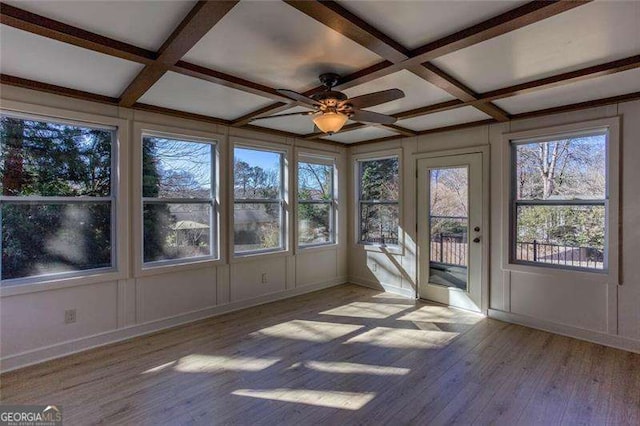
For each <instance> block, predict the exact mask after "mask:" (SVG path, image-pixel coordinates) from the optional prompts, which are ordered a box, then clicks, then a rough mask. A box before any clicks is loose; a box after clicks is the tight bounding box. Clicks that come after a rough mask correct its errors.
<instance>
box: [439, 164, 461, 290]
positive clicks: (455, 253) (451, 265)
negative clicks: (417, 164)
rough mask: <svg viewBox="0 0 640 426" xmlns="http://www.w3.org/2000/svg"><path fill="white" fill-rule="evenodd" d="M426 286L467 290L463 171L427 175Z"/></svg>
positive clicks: (449, 169)
mask: <svg viewBox="0 0 640 426" xmlns="http://www.w3.org/2000/svg"><path fill="white" fill-rule="evenodd" d="M429 195H430V200H429V229H430V235H431V238H430V249H429V257H430V258H429V275H430V276H429V282H430V283H432V284H439V285H443V286H447V287H456V288H459V289H462V290H466V289H467V282H468V272H467V270H468V268H467V267H468V264H469V259H468V257H469V255H468V251H469V240H468V226H469V218H468V216H469V179H468V169H467V168H466V167H454V168H447V169H433V170H430V171H429Z"/></svg>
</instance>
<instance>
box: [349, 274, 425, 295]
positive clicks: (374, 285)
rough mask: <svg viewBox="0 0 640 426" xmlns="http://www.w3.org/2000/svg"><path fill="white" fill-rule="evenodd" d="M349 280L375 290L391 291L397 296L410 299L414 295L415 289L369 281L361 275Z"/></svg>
mask: <svg viewBox="0 0 640 426" xmlns="http://www.w3.org/2000/svg"><path fill="white" fill-rule="evenodd" d="M349 282H350V283H353V284H358V285H361V286H363V287H368V288H373V289H375V290H381V291H386V292H387V293H393V294H397V295H399V296H404V297H408V298H410V299H415V297H416V295H415V291H413V290H412V289H408V288H402V287H398V286H394V285H391V284H386V283H380V282H377V281H371V280H368V279H366V278H362V277H349Z"/></svg>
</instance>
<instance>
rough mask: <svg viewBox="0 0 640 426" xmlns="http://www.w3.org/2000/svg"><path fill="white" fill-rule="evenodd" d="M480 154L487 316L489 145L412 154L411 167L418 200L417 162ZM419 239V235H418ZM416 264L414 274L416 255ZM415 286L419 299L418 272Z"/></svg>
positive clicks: (483, 298) (483, 292)
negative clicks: (413, 171) (413, 172)
mask: <svg viewBox="0 0 640 426" xmlns="http://www.w3.org/2000/svg"><path fill="white" fill-rule="evenodd" d="M474 153H480V154H482V229H483V232H482V241H481V244H482V272H481V276H482V282H481V306H480V308H481V312H482V313H483V314H484V315H487V313H488V310H489V279H490V277H489V270H490V268H489V266H490V261H491V259H490V245H491V227H490V223H491V216H490V215H491V208H490V206H491V193H490V188H491V181H490V180H491V169H490V164H491V149H490V146H489V145H478V146H473V147H469V148H459V149H449V150H442V151H433V152H418V153H414V154H412V157H413V161H412V163H413V167H414V170H415V171H416V173H415V179H416V180H415V182H416V185H415V194H414V199H415V200H416V201H417V200H418V189H419V186H418V161H419V160H421V159H427V158H437V157H449V156H452V155H463V154H474ZM418 207H419V206H418V203H416V229H417V227H418V218H419V216H418V212H417V210H418ZM418 238H419V235H418ZM415 262H416V265H415V267H416V272H418V271H419V266H420V255H419V253H417V255H416V257H415ZM416 279H417V285H416V296H417V297H419V282H420V277H419V272H418V273H417V274H416Z"/></svg>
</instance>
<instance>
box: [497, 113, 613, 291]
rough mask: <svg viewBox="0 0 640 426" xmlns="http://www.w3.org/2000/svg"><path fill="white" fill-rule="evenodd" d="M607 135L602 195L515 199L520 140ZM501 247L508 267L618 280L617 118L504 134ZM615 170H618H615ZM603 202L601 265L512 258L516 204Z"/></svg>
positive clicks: (515, 230)
mask: <svg viewBox="0 0 640 426" xmlns="http://www.w3.org/2000/svg"><path fill="white" fill-rule="evenodd" d="M602 133H605V135H606V147H605V149H606V154H605V155H606V164H605V167H606V171H605V173H606V187H605V198H604V199H598V200H545V201H546V202H544V203H543V202H539V201H540V200H531V201H533V203H531V202H529V201H528V200H520V201H517V200H516V197H515V191H516V185H515V169H516V167H515V156H516V149H515V147H516V146H517V145H519V144H526V143H536V142H553V141H554V140H557V139H562V138H566V137H568V136H572V137H575V136H588V135H595V134H602ZM503 143H504V146H503V149H504V152H503V154H504V155H503V170H504V173H503V218H504V219H505V220H503V247H502V258H503V260H502V267H503V269H504V270H507V271H518V272H528V273H548V274H552V275H554V274H558V275H566V274H579V275H582V274H584V275H583V276H585V277H593V276H607V277H609V279H610V281H611V282H614V283H617V281H618V274H619V273H618V271H619V266H620V260H619V256H618V253H619V248H618V241H619V232H620V230H619V228H618V221H619V219H618V212H619V200H620V199H619V182H620V176H619V170H620V167H619V164H620V159H619V150H620V148H619V118H618V117H613V118H605V119H599V120H591V121H585V122H580V123H572V124H566V125H559V126H554V127H549V128H542V129H533V130H525V131H519V132H511V133H504V134H503ZM616 170H617V172H616ZM532 204H533V205H538V204H540V205H543V204H544V205H560V206H570V205H603V206H604V208H605V229H604V231H605V243H604V258H603V269H595V268H586V267H577V266H565V265H555V264H551V263H544V262H533V261H523V260H516V259H515V247H516V243H517V238H516V232H517V229H516V227H517V223H516V219H517V218H516V210H515V209H516V208H517V205H532Z"/></svg>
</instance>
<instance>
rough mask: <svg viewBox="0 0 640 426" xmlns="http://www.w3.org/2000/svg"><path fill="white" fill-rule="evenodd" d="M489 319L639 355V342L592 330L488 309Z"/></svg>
mask: <svg viewBox="0 0 640 426" xmlns="http://www.w3.org/2000/svg"><path fill="white" fill-rule="evenodd" d="M489 318H493V319H497V320H500V321H505V322H510V323H514V324H520V325H524V326H527V327H531V328H537V329H539V330H544V331H549V332H551V333H555V334H560V335H563V336H568V337H573V338H576V339H580V340H586V341H587V342H592V343H597V344H599V345H604V346H611V347H613V348H617V349H623V350H625V351H630V352H636V353H640V341H639V340H633V339H629V338H626V337H622V336H616V335H613V334H606V333H600V332H597V331H593V330H585V329H582V328H577V327H572V326H570V325H565V324H558V323H555V322H551V321H546V320H543V319H539V318H534V317H529V316H526V315H519V314H514V313H511V312H505V311H500V310H497V309H489Z"/></svg>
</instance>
